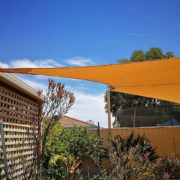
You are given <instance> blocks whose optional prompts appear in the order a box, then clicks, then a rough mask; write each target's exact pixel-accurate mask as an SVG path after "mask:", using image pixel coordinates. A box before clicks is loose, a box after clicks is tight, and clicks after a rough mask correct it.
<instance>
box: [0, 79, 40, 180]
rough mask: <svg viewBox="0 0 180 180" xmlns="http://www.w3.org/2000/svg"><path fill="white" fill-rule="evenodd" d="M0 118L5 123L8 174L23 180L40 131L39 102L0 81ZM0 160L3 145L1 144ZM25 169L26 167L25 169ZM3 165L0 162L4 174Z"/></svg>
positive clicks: (32, 156) (31, 159)
mask: <svg viewBox="0 0 180 180" xmlns="http://www.w3.org/2000/svg"><path fill="white" fill-rule="evenodd" d="M0 117H1V119H2V121H3V127H4V137H5V146H6V154H7V164H8V174H9V175H10V179H18V180H19V179H23V177H24V176H23V173H24V174H25V173H28V172H25V169H26V166H27V167H28V165H30V164H32V162H33V158H34V151H35V150H34V149H35V139H34V138H33V136H34V135H37V133H38V132H39V122H40V121H39V120H40V103H39V102H38V101H37V100H35V99H33V98H31V97H29V96H27V95H25V94H23V93H21V92H19V91H17V90H15V89H13V88H11V87H10V86H7V85H5V84H3V83H1V82H0ZM0 152H1V159H3V154H2V143H1V142H0ZM22 166H23V167H22ZM3 168H4V163H3V161H1V162H0V169H1V170H2V171H1V174H2V175H4V173H5V172H4V169H3Z"/></svg>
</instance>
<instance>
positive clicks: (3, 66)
mask: <svg viewBox="0 0 180 180" xmlns="http://www.w3.org/2000/svg"><path fill="white" fill-rule="evenodd" d="M0 67H2V68H8V67H9V65H8V64H6V63H3V62H1V61H0Z"/></svg>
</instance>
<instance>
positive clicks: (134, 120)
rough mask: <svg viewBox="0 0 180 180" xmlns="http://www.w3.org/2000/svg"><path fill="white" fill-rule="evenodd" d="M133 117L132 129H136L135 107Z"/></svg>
mask: <svg viewBox="0 0 180 180" xmlns="http://www.w3.org/2000/svg"><path fill="white" fill-rule="evenodd" d="M133 110H134V115H133V127H136V107H134V109H133Z"/></svg>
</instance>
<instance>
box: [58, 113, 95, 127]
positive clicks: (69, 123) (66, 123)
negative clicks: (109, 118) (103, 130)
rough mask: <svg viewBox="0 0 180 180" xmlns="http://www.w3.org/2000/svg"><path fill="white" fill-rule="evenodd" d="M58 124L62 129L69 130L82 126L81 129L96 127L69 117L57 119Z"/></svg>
mask: <svg viewBox="0 0 180 180" xmlns="http://www.w3.org/2000/svg"><path fill="white" fill-rule="evenodd" d="M59 122H60V123H61V124H62V126H63V127H64V128H71V127H73V126H75V125H76V126H83V127H87V128H97V126H96V125H94V124H92V123H89V122H85V121H82V120H79V119H75V118H72V117H69V116H62V117H61V118H60V119H59Z"/></svg>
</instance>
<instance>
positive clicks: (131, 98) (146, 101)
mask: <svg viewBox="0 0 180 180" xmlns="http://www.w3.org/2000/svg"><path fill="white" fill-rule="evenodd" d="M172 57H174V54H173V52H170V51H169V52H166V53H164V52H163V50H162V49H160V48H158V47H153V48H150V49H149V50H148V51H147V52H144V51H143V50H136V51H134V52H133V53H132V55H131V57H130V59H129V60H128V59H120V60H118V63H127V62H136V61H147V60H154V59H162V58H172ZM104 97H105V102H106V104H105V109H106V111H107V93H105V96H104ZM110 97H111V113H112V115H113V116H114V117H115V121H118V115H117V112H118V110H120V109H128V108H132V107H137V106H146V107H149V108H151V107H152V108H154V107H168V108H169V111H171V110H173V107H172V105H173V103H169V102H166V101H162V100H158V99H153V98H146V97H141V96H136V95H130V94H125V93H119V92H113V91H111V94H110ZM166 110H167V108H166ZM115 124H118V126H119V123H118V122H115Z"/></svg>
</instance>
